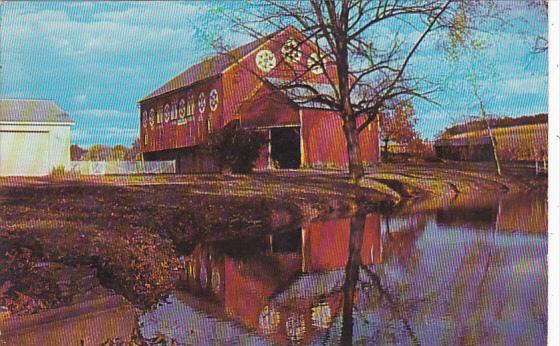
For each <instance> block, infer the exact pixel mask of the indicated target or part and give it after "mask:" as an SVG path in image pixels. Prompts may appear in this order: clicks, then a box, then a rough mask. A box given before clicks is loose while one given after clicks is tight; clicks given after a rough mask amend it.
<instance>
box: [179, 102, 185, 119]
mask: <svg viewBox="0 0 560 346" xmlns="http://www.w3.org/2000/svg"><path fill="white" fill-rule="evenodd" d="M178 112H179V117H180V118H181V119H185V99H180V100H179V110H178Z"/></svg>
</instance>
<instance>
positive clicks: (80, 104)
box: [0, 1, 548, 147]
mask: <svg viewBox="0 0 560 346" xmlns="http://www.w3.org/2000/svg"><path fill="white" fill-rule="evenodd" d="M517 3H521V4H523V2H522V1H520V2H517ZM514 4H515V2H514ZM242 6H245V3H244V2H243V1H237V2H235V1H233V2H229V3H227V5H225V6H223V5H219V4H218V2H203V1H185V2H174V1H159V2H147V1H142V2H136V3H132V2H97V3H95V2H83V1H60V2H56V1H51V2H23V1H22V2H4V3H3V4H2V5H0V15H1V23H0V28H1V29H0V40H1V42H0V48H1V49H0V64H1V65H2V69H1V70H0V71H1V72H0V73H1V76H0V97H2V98H30V99H51V100H54V101H55V102H57V103H58V104H59V105H60V106H61V107H62V108H63V109H64V110H65V111H67V112H68V113H69V114H70V115H71V116H72V117H73V118H74V120H75V121H76V125H75V126H74V127H73V128H72V139H71V141H72V143H73V144H78V145H80V146H82V147H89V146H90V145H92V144H95V143H100V144H105V145H111V146H113V145H116V144H123V145H127V146H129V145H130V144H131V143H132V142H133V140H134V139H135V138H136V137H137V136H138V133H139V124H138V118H139V110H138V106H137V105H138V103H137V102H138V100H140V99H142V97H144V96H145V95H147V94H149V93H150V92H151V91H153V90H154V89H156V88H157V87H159V86H161V85H162V84H163V83H165V82H166V81H168V80H169V79H171V78H172V77H174V76H175V75H177V74H179V73H180V72H182V71H183V70H185V69H187V68H188V67H190V66H191V65H193V64H195V63H197V62H199V61H201V60H203V59H204V58H206V57H207V56H209V55H212V54H214V53H215V51H214V49H213V48H212V45H211V42H210V41H211V38H212V37H215V36H223V37H224V38H225V40H226V42H228V43H229V44H230V45H232V46H236V45H241V44H243V43H246V42H248V41H250V40H251V38H250V37H248V36H246V35H243V34H240V33H236V32H234V31H233V30H231V23H230V22H229V19H228V17H227V16H225V15H224V13H223V11H229V10H232V9H235V10H239V9H240V8H242ZM514 7H515V6H514ZM507 16H510V18H509V19H512V20H511V22H512V23H514V24H512V25H510V26H508V27H507V28H503V27H500V29H499V30H498V29H497V30H494V31H492V33H491V34H486V35H485V36H484V37H483V38H484V41H485V42H486V44H487V47H486V49H484V50H483V51H480V52H478V53H477V56H476V58H472V57H469V58H466V57H465V58H463V59H461V60H460V61H457V62H455V61H453V62H452V61H449V60H447V59H446V56H445V52H443V50H442V49H439V48H438V47H437V45H436V44H435V42H436V41H435V40H431V41H430V40H427V41H426V44H425V47H422V48H421V49H420V50H419V52H418V55H417V56H415V57H414V58H413V60H412V61H411V68H413V69H415V71H418V72H419V73H421V74H423V75H426V76H428V77H430V78H433V79H437V80H438V81H445V84H444V85H445V86H444V88H443V89H442V90H441V92H439V93H437V94H436V95H434V101H436V102H437V103H438V104H437V105H434V104H431V103H427V102H424V101H415V108H416V116H417V118H418V130H419V132H420V134H421V136H422V137H423V138H434V136H436V135H437V134H438V133H439V132H440V131H441V130H443V129H444V128H445V127H446V126H449V125H451V124H453V123H456V122H458V121H461V120H462V119H464V118H465V117H466V116H469V115H473V114H478V112H479V110H478V109H479V108H478V103H477V101H476V99H475V98H474V96H473V95H472V92H471V90H470V89H469V85H467V83H466V75H467V74H468V73H472V71H476V72H477V75H479V76H478V77H477V78H478V83H479V88H480V90H479V92H480V94H481V97H482V98H483V100H484V102H485V107H486V108H487V111H488V112H489V113H492V114H499V115H507V116H519V115H527V114H535V113H540V112H547V103H548V99H547V88H548V84H547V55H546V53H544V54H535V53H532V52H531V44H532V38H533V37H535V36H536V35H537V34H546V30H547V28H546V27H547V24H546V20H545V19H543V18H544V16H543V14H542V13H540V12H539V11H538V10H536V9H530V8H527V7H526V6H517V7H515V8H514V10H512V11H508V12H507ZM469 71H470V72H469ZM487 71H491V73H487Z"/></svg>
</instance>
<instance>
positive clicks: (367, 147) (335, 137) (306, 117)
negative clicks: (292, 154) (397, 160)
mask: <svg viewBox="0 0 560 346" xmlns="http://www.w3.org/2000/svg"><path fill="white" fill-rule="evenodd" d="M301 112H302V114H301V116H302V122H301V124H302V125H301V128H302V130H301V131H302V142H303V143H302V147H303V160H302V163H303V164H304V165H307V166H315V165H333V166H337V167H346V166H348V153H347V149H346V137H345V135H344V131H343V129H342V119H341V118H340V116H339V115H338V114H337V113H336V112H332V111H327V110H317V109H304V110H302V111H301ZM359 140H360V149H361V152H362V160H363V161H365V162H367V163H376V162H378V161H379V139H378V127H377V123H376V122H373V123H372V124H371V125H370V126H368V128H366V129H365V130H364V131H362V133H361V134H360V136H359Z"/></svg>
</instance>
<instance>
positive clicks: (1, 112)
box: [0, 99, 74, 123]
mask: <svg viewBox="0 0 560 346" xmlns="http://www.w3.org/2000/svg"><path fill="white" fill-rule="evenodd" d="M0 121H3V122H22V123H30V122H32V123H74V120H72V118H71V117H70V115H68V113H66V112H65V111H64V110H62V108H60V107H59V106H58V105H57V104H56V103H55V102H54V101H51V100H21V99H0Z"/></svg>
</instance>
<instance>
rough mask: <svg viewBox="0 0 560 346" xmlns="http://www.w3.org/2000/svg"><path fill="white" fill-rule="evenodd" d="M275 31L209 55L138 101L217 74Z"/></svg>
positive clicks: (266, 39) (267, 38)
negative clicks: (223, 51)
mask: <svg viewBox="0 0 560 346" xmlns="http://www.w3.org/2000/svg"><path fill="white" fill-rule="evenodd" d="M277 33H278V31H277V32H275V33H272V34H270V35H267V36H264V37H262V38H259V39H257V40H254V41H252V42H249V43H247V44H244V45H242V46H240V47H237V48H235V49H232V50H230V51H228V52H225V53H222V54H217V55H214V56H211V57H210V58H208V59H206V60H204V61H202V62H200V63H198V64H196V65H193V66H191V67H189V68H188V69H186V70H185V71H183V72H182V73H180V74H179V75H177V76H176V77H174V78H172V79H171V80H169V81H168V82H167V83H165V84H164V85H162V86H161V87H159V88H157V89H156V90H154V91H153V92H151V93H150V94H148V95H147V96H145V97H143V98H142V99H141V100H140V102H142V101H146V100H148V99H151V98H153V97H157V96H160V95H163V94H166V93H168V92H171V91H173V90H177V89H180V88H183V87H186V86H189V85H191V84H194V83H196V82H199V81H202V80H205V79H207V78H210V77H214V76H217V75H219V74H220V73H222V72H223V71H224V70H226V69H227V68H228V67H230V66H231V65H233V64H235V63H236V62H238V61H239V59H241V58H243V57H244V56H246V55H247V54H249V53H251V52H252V51H253V50H255V49H257V48H258V47H259V46H260V45H262V44H263V43H265V42H266V41H268V40H269V39H271V38H272V37H273V36H275V35H276V34H277Z"/></svg>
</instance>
